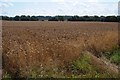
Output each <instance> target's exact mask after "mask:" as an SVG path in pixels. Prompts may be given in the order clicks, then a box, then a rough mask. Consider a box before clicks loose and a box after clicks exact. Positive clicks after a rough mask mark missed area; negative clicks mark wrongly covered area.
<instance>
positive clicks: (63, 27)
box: [2, 21, 120, 78]
mask: <svg viewBox="0 0 120 80" xmlns="http://www.w3.org/2000/svg"><path fill="white" fill-rule="evenodd" d="M2 24H3V25H2V38H3V54H2V55H3V77H4V78H7V77H12V78H14V77H29V78H41V77H42V78H44V77H53V78H69V77H70V78H97V77H98V78H110V77H118V66H119V61H118V60H120V57H119V58H116V55H117V54H118V53H119V52H120V50H118V23H105V22H67V21H64V22H60V21H58V22H49V21H28V22H27V21H3V23H2ZM116 59H117V60H116Z"/></svg>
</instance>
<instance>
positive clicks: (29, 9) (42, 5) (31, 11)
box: [0, 0, 119, 16]
mask: <svg viewBox="0 0 120 80" xmlns="http://www.w3.org/2000/svg"><path fill="white" fill-rule="evenodd" d="M118 2H119V0H0V9H2V10H0V11H1V12H0V15H7V16H15V15H43V16H48V15H49V16H55V15H79V16H83V15H99V16H101V15H117V14H118Z"/></svg>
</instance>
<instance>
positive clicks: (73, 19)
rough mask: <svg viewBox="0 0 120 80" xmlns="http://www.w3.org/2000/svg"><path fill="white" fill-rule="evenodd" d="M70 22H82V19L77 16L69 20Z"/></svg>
mask: <svg viewBox="0 0 120 80" xmlns="http://www.w3.org/2000/svg"><path fill="white" fill-rule="evenodd" d="M68 21H80V17H79V16H77V15H75V16H72V17H71V18H69V19H68Z"/></svg>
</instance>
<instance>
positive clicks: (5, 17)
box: [2, 16, 10, 20]
mask: <svg viewBox="0 0 120 80" xmlns="http://www.w3.org/2000/svg"><path fill="white" fill-rule="evenodd" d="M2 20H10V19H9V17H8V16H2Z"/></svg>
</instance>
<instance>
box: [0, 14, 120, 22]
mask: <svg viewBox="0 0 120 80" xmlns="http://www.w3.org/2000/svg"><path fill="white" fill-rule="evenodd" d="M0 17H1V19H2V20H9V21H45V20H47V21H99V22H119V21H120V16H77V15H75V16H29V15H28V16H25V15H21V16H15V17H8V16H0Z"/></svg>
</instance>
